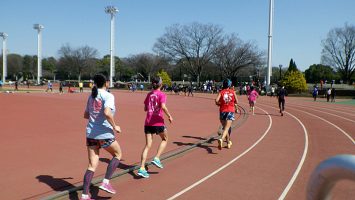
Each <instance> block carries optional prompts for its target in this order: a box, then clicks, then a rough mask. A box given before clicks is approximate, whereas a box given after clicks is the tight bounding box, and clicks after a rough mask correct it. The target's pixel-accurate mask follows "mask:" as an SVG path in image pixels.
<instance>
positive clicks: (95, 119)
mask: <svg viewBox="0 0 355 200" xmlns="http://www.w3.org/2000/svg"><path fill="white" fill-rule="evenodd" d="M94 84H95V85H94V87H93V88H92V92H91V96H90V97H89V99H88V101H87V105H86V109H85V113H84V118H85V119H88V120H89V121H88V124H87V126H86V146H87V151H88V158H89V165H88V168H87V170H86V172H85V175H84V184H83V193H82V196H81V198H80V199H81V200H88V199H89V200H91V198H90V196H89V187H90V184H91V180H92V178H93V176H94V173H95V170H96V168H97V166H98V164H99V152H100V148H103V149H105V150H106V151H107V152H109V153H110V154H111V155H112V157H113V158H112V159H111V161H110V163H109V165H108V166H107V171H106V174H105V178H104V179H103V181H102V183H101V185H100V186H99V188H100V189H102V190H104V191H106V192H109V193H111V194H115V193H116V191H115V189H113V188H112V186H111V184H110V183H109V180H110V178H111V176H112V174H113V172H114V171H115V170H116V168H117V166H118V164H119V162H120V160H121V156H122V152H121V148H120V145H119V144H118V142H117V140H116V139H115V135H114V132H117V133H120V132H121V128H120V127H119V126H118V125H117V124H116V123H115V120H114V114H115V111H116V108H115V99H114V96H113V95H112V94H111V93H108V92H107V91H106V78H105V76H103V75H102V74H97V75H95V76H94Z"/></svg>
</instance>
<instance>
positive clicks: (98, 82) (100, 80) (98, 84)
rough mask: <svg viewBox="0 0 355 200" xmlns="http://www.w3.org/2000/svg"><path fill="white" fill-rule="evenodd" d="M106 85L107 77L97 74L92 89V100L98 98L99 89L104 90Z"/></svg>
mask: <svg viewBox="0 0 355 200" xmlns="http://www.w3.org/2000/svg"><path fill="white" fill-rule="evenodd" d="M105 83H106V77H105V76H104V75H103V74H96V75H95V76H94V87H92V90H91V97H92V98H94V99H95V98H96V97H97V95H98V93H99V91H98V88H102V87H104V85H105Z"/></svg>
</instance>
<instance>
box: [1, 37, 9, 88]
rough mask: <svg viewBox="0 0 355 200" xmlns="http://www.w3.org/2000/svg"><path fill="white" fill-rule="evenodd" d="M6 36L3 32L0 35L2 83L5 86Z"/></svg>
mask: <svg viewBox="0 0 355 200" xmlns="http://www.w3.org/2000/svg"><path fill="white" fill-rule="evenodd" d="M7 36H8V35H7V34H6V33H4V32H1V33H0V37H2V39H3V40H2V82H3V84H5V81H6V76H7V60H6V58H7V56H6V38H7Z"/></svg>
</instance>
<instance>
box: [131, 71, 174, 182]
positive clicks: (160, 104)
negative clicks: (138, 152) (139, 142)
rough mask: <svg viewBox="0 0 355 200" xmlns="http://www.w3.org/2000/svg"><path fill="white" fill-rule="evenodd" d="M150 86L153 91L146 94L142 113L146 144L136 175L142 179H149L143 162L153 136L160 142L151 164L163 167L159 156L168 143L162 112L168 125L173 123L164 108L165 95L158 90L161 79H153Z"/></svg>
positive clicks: (166, 109)
mask: <svg viewBox="0 0 355 200" xmlns="http://www.w3.org/2000/svg"><path fill="white" fill-rule="evenodd" d="M152 86H153V90H152V91H151V92H149V93H148V94H147V97H146V98H145V100H144V111H146V112H147V116H146V118H145V123H144V132H145V141H146V144H145V147H144V149H143V152H142V157H141V168H140V169H139V170H138V175H139V176H141V177H144V178H149V174H148V172H147V170H146V168H145V162H146V159H147V155H148V151H149V149H150V147H151V146H152V142H153V135H154V134H157V135H159V136H160V138H161V140H162V141H161V143H160V145H159V148H158V151H157V154H156V155H155V157H154V159H153V160H152V163H153V164H154V165H155V166H157V167H159V168H163V165H162V164H161V162H160V155H161V154H162V153H163V151H164V149H165V147H166V145H167V143H168V132H167V129H166V126H165V123H164V116H163V111H164V113H165V114H166V116H167V117H168V118H169V121H170V123H171V122H172V121H173V118H172V116H171V115H170V114H169V111H168V108H167V107H166V95H165V94H164V93H163V92H162V91H161V90H160V88H161V87H162V80H161V78H160V77H155V78H153V79H152Z"/></svg>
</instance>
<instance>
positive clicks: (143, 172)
mask: <svg viewBox="0 0 355 200" xmlns="http://www.w3.org/2000/svg"><path fill="white" fill-rule="evenodd" d="M137 174H138V176H141V177H143V178H149V174H148V172H147V170H145V169H139V170H138V173H137Z"/></svg>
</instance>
